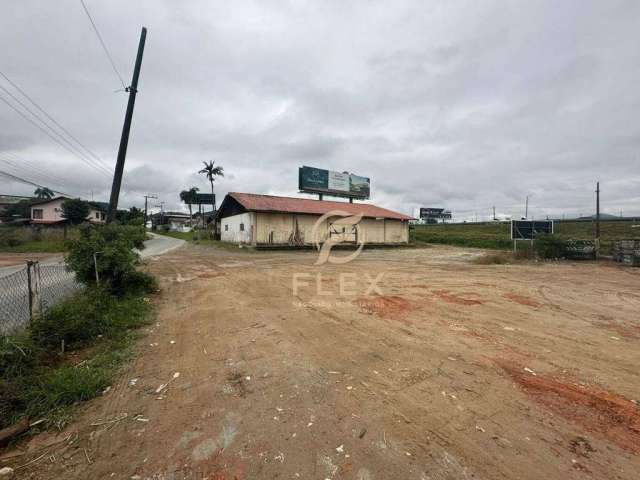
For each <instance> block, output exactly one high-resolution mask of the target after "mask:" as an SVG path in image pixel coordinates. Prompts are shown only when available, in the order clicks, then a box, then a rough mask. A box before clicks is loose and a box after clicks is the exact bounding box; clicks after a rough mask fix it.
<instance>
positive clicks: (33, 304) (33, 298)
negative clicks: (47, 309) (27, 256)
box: [27, 260, 42, 322]
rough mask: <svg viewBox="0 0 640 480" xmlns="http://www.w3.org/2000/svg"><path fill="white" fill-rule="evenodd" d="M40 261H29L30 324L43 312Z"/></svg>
mask: <svg viewBox="0 0 640 480" xmlns="http://www.w3.org/2000/svg"><path fill="white" fill-rule="evenodd" d="M39 267H40V265H39V263H38V261H33V260H28V261H27V289H28V291H29V322H33V317H34V316H35V315H36V314H37V313H39V312H40V311H41V310H42V305H41V304H40V302H41V298H40V270H39Z"/></svg>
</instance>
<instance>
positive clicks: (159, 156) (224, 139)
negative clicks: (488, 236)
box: [0, 0, 640, 218]
mask: <svg viewBox="0 0 640 480" xmlns="http://www.w3.org/2000/svg"><path fill="white" fill-rule="evenodd" d="M87 3H88V6H89V8H90V9H91V11H92V12H93V14H94V16H95V19H96V22H97V23H98V26H99V28H100V29H101V31H102V34H103V36H104V38H105V41H106V42H107V44H108V45H109V47H110V50H111V51H112V53H113V56H114V58H115V60H116V64H117V66H118V68H119V70H120V71H121V72H122V74H123V76H124V77H125V79H126V80H128V79H129V78H130V75H131V70H132V64H133V57H134V54H135V49H136V46H137V40H138V34H139V28H140V26H141V25H146V26H147V27H148V28H149V35H148V41H147V49H146V52H145V58H144V62H143V68H142V76H141V83H140V94H139V95H138V99H137V104H136V111H135V116H134V125H133V129H132V133H131V140H130V144H129V152H128V158H127V169H126V174H125V178H124V183H123V192H122V196H121V205H122V206H129V205H138V206H140V205H142V202H143V198H142V195H144V193H147V192H149V193H157V194H158V195H159V196H160V197H161V198H162V200H164V201H165V202H166V206H167V208H171V209H176V208H180V205H179V201H178V193H179V191H180V190H182V189H184V188H187V187H190V186H192V185H194V186H198V187H199V188H201V189H202V190H204V191H208V184H207V182H206V180H205V179H204V177H201V176H199V175H198V174H197V173H196V172H197V170H199V168H200V166H201V162H202V161H203V160H215V161H216V163H219V164H221V165H223V166H224V168H225V171H226V172H227V176H226V177H225V178H223V179H220V180H219V182H218V183H217V186H216V188H217V192H218V195H219V197H222V195H224V193H225V192H227V191H232V190H235V191H250V192H259V193H260V192H261V193H271V194H291V195H293V194H296V192H297V167H298V166H300V165H302V164H311V165H315V166H319V167H326V168H331V169H336V170H340V171H342V170H349V171H353V172H355V173H359V174H362V175H367V176H370V177H371V179H372V187H373V191H372V193H373V198H372V200H373V201H374V202H376V203H378V204H381V205H383V206H385V207H388V208H392V209H396V210H400V211H403V212H407V213H413V212H415V209H416V208H417V207H419V206H445V207H449V208H452V209H453V210H454V213H457V214H458V216H459V217H460V218H463V217H466V218H470V217H472V216H474V215H475V214H476V213H477V214H478V215H480V216H487V215H489V213H490V212H491V207H493V206H494V205H495V206H496V207H497V209H498V211H499V212H502V213H505V214H513V215H519V214H521V213H522V212H521V211H522V210H523V204H524V197H525V196H526V195H531V208H532V209H533V211H534V212H535V214H536V215H540V216H543V215H547V214H549V215H561V214H562V213H566V214H578V213H589V212H591V211H593V190H594V187H595V181H596V180H598V179H599V180H600V181H601V182H602V189H603V195H602V197H603V207H604V210H605V211H607V212H610V213H618V212H619V210H623V211H624V212H626V213H635V214H640V200H639V195H638V193H637V192H638V191H639V187H640V172H639V171H638V164H639V160H640V157H639V155H640V124H639V123H638V122H637V112H638V109H639V107H640V92H639V91H638V89H637V85H638V83H639V81H640V67H638V65H640V62H638V60H640V58H639V57H640V54H639V53H638V47H637V40H638V35H637V25H638V21H639V20H640V4H638V3H637V2H628V1H613V2H596V1H587V2H584V1H578V0H573V1H568V2H561V3H558V2H551V1H546V2H545V1H543V2H529V3H526V4H523V3H519V4H509V3H504V2H472V1H469V2H466V1H455V2H446V3H437V4H432V5H427V4H425V3H424V2H418V1H409V0H407V1H401V2H352V3H351V2H350V3H344V2H337V1H334V2H332V1H329V2H318V3H315V4H314V3H312V4H304V5H303V4H297V3H287V2H272V1H267V2H253V3H241V2H233V3H229V2H208V1H204V0H202V1H197V2H173V1H169V0H166V1H164V2H162V1H152V0H146V1H141V2H134V3H132V2H125V1H124V0H117V1H111V2H97V1H94V0H88V2H87ZM123 11H126V12H127V15H123V14H122V12H123ZM2 13H3V14H2V15H0V42H2V44H3V45H8V46H10V48H6V49H5V50H4V51H3V61H2V64H1V65H0V69H1V70H2V71H3V72H4V73H6V74H7V75H8V76H9V77H11V78H12V79H13V80H14V81H15V82H17V83H18V84H19V85H20V86H22V87H23V88H24V89H25V90H26V91H27V92H28V93H29V94H30V95H31V96H32V97H33V98H34V99H36V100H37V101H38V102H39V103H40V104H41V105H42V106H44V107H45V108H46V109H47V111H48V112H50V113H51V114H52V115H54V116H55V117H56V118H58V119H59V120H60V122H61V123H63V124H64V125H65V127H67V129H69V130H70V131H72V132H73V133H74V134H75V135H76V136H77V137H78V138H80V139H81V140H82V141H83V143H85V144H86V145H87V146H89V147H90V148H91V149H92V150H93V151H94V152H96V153H97V154H99V155H100V157H101V158H102V159H103V160H104V162H105V163H107V164H108V165H109V166H112V165H113V163H114V161H115V156H116V152H117V146H118V142H119V136H120V130H121V128H122V127H121V126H122V119H123V115H124V109H125V105H126V95H125V94H124V93H123V92H114V91H115V90H117V89H118V88H121V86H120V85H119V81H118V80H117V78H116V76H115V75H114V73H113V72H112V71H111V68H110V66H109V64H108V63H107V60H106V58H105V57H104V55H103V53H102V51H101V50H100V46H99V44H98V42H97V39H96V38H95V36H94V34H93V33H92V31H91V27H90V25H89V23H88V21H87V19H86V18H85V17H84V13H83V11H82V8H81V6H80V4H79V2H77V1H75V0H61V1H59V2H42V1H38V0H24V1H22V2H17V3H15V4H13V5H12V6H11V8H8V7H5V8H4V9H3V12H2ZM34 31H35V32H36V34H35V35H34ZM0 83H2V85H3V86H5V87H7V88H9V86H8V85H7V84H6V82H4V80H2V79H0ZM1 93H2V92H0V94H1ZM0 124H1V125H2V129H1V131H0V167H2V169H6V170H11V171H12V172H14V173H16V174H20V175H22V176H24V177H26V178H30V179H34V181H37V182H44V181H45V180H48V181H49V182H50V183H52V184H55V185H54V187H55V188H58V189H60V190H63V191H66V192H69V193H73V194H75V195H81V196H85V197H88V196H90V195H91V194H92V193H93V196H94V198H96V199H97V198H101V199H107V198H108V191H109V188H110V180H109V178H108V176H105V175H102V174H100V173H98V172H96V171H95V170H94V169H92V168H91V167H89V166H87V165H85V164H84V163H82V162H81V161H80V160H78V159H77V158H75V157H73V156H71V155H70V154H69V153H68V152H66V151H65V150H63V149H61V148H60V147H59V146H57V145H56V144H54V143H52V142H51V141H50V140H49V139H48V138H47V137H46V136H45V135H44V134H42V133H41V132H40V131H38V130H36V129H35V128H33V126H32V125H30V124H28V123H27V122H25V121H24V120H23V119H21V118H20V117H18V116H17V115H16V114H15V112H13V111H11V110H10V109H8V108H7V107H6V105H4V104H3V103H1V102H0ZM17 158H18V159H24V160H25V162H24V163H22V164H18V166H17V167H16V166H15V164H16V159H17ZM2 159H5V160H8V161H11V162H13V163H12V164H13V166H12V165H9V164H7V163H3V160H2ZM35 179H37V180H35ZM0 184H1V185H2V188H0V190H1V192H0V193H4V192H7V193H29V191H30V190H31V188H30V187H28V186H24V185H20V184H18V183H12V182H8V181H6V180H5V179H1V180H0Z"/></svg>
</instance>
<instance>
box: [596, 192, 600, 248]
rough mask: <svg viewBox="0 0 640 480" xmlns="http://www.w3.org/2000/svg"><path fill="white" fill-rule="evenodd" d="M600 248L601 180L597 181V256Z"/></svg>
mask: <svg viewBox="0 0 640 480" xmlns="http://www.w3.org/2000/svg"><path fill="white" fill-rule="evenodd" d="M599 250H600V182H597V183H596V258H597V256H598V252H599Z"/></svg>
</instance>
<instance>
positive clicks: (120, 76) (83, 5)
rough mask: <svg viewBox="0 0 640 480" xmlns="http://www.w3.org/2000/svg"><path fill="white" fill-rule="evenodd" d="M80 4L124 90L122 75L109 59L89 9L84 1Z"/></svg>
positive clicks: (110, 58) (107, 50) (107, 51)
mask: <svg viewBox="0 0 640 480" xmlns="http://www.w3.org/2000/svg"><path fill="white" fill-rule="evenodd" d="M80 3H81V4H82V8H84V11H85V13H86V14H87V17H88V18H89V21H90V22H91V25H92V26H93V31H94V32H96V36H97V37H98V40H100V44H101V45H102V49H103V50H104V53H105V54H106V55H107V58H108V59H109V62H110V63H111V67H113V71H114V72H116V75H117V76H118V78H119V79H120V83H121V84H122V88H124V89H126V88H127V87H126V86H125V84H124V80H123V79H122V75H120V72H118V69H117V68H116V64H115V62H114V61H113V58H112V57H111V54H110V53H109V49H108V48H107V46H106V45H105V43H104V40H103V39H102V35H100V32H99V31H98V27H97V26H96V23H95V22H94V21H93V18H91V14H90V13H89V9H88V8H87V6H86V5H85V3H84V0H80Z"/></svg>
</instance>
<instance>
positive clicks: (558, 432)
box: [0, 246, 640, 480]
mask: <svg viewBox="0 0 640 480" xmlns="http://www.w3.org/2000/svg"><path fill="white" fill-rule="evenodd" d="M478 254H479V253H478V251H470V250H464V249H456V248H452V247H433V248H428V249H420V250H408V249H407V250H397V251H396V250H372V251H365V252H364V253H363V254H362V255H361V256H360V257H359V258H358V259H357V260H356V261H354V262H352V263H349V264H346V265H325V266H321V267H316V266H314V265H313V263H314V261H315V258H316V256H315V254H314V253H313V252H293V253H292V252H286V253H282V252H261V253H242V252H238V253H235V252H225V251H218V250H212V249H207V248H203V247H200V248H199V247H194V246H186V247H183V248H180V249H178V250H175V251H173V252H171V253H169V254H167V255H165V256H163V257H161V258H160V259H158V260H155V261H152V262H150V266H149V268H150V269H151V270H152V271H153V272H154V273H155V274H156V275H158V276H159V277H160V279H161V283H162V287H163V293H162V294H161V295H160V296H159V298H158V299H157V303H158V317H157V323H156V324H155V325H154V326H153V327H152V328H149V329H148V332H147V333H146V335H145V337H144V338H143V339H142V340H141V341H140V343H139V346H138V349H139V352H138V356H137V359H136V360H135V361H133V362H132V363H131V365H130V366H129V367H127V369H126V372H125V373H124V375H123V376H122V377H121V380H120V381H119V382H118V383H117V384H116V385H113V387H112V388H111V389H110V390H109V391H108V392H107V393H105V395H104V396H103V397H102V398H99V399H96V400H94V401H92V402H90V403H89V404H88V405H86V406H85V407H83V408H82V410H81V411H80V412H79V414H78V417H77V420H76V421H75V422H74V423H73V424H72V425H70V426H69V427H68V428H66V429H65V430H64V431H63V432H61V433H59V434H54V433H49V434H42V435H40V436H38V437H36V438H34V439H32V440H31V441H30V442H29V443H27V444H25V445H24V446H23V447H22V448H23V450H22V451H21V450H14V451H13V452H9V453H6V454H5V459H4V460H3V461H2V462H3V463H0V466H3V465H6V464H9V465H11V466H13V467H16V466H21V465H24V464H26V463H27V462H32V463H30V464H29V465H27V466H26V467H23V468H21V469H19V470H18V471H17V473H19V475H20V477H21V478H45V479H49V478H68V479H94V478H100V479H102V478H116V479H136V478H154V479H162V478H167V479H169V478H174V479H195V478H198V479H200V478H210V479H272V478H282V479H295V478H312V479H342V478H344V479H359V480H369V479H443V480H444V479H471V478H474V479H479V478H483V479H500V478H505V479H540V478H546V479H563V480H564V479H573V478H576V479H578V478H580V479H585V478H597V479H605V478H607V479H636V478H638V472H639V471H640V409H639V408H638V405H637V401H638V400H640V376H639V373H638V365H640V316H639V315H638V312H639V311H640V269H635V270H634V269H631V268H625V267H621V266H618V265H613V264H600V265H596V264H593V263H544V264H536V263H527V264H518V265H487V266H484V265H476V264H473V263H471V260H472V259H473V257H474V256H477V255H478ZM295 274H298V276H297V277H295V278H297V284H298V287H299V288H298V291H297V292H296V294H295V295H294V292H293V284H294V275H295ZM341 274H343V276H342V277H341V276H340V275H341ZM344 274H348V275H346V276H345V275H344ZM349 274H351V275H349ZM380 274H382V278H381V279H380V278H378V281H377V282H374V285H373V290H371V289H372V286H371V282H370V281H369V279H370V278H377V277H378V275H380ZM317 275H321V277H317ZM317 278H320V290H318V286H317V284H316V282H317ZM341 282H342V289H343V292H342V293H343V294H342V295H341V294H340V285H341ZM305 283H306V285H304V284H305ZM367 289H369V290H370V291H369V292H368V294H367ZM177 373H179V376H178V375H177ZM167 384H168V385H167ZM163 385H165V386H164V387H163ZM7 456H9V457H10V458H7Z"/></svg>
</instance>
